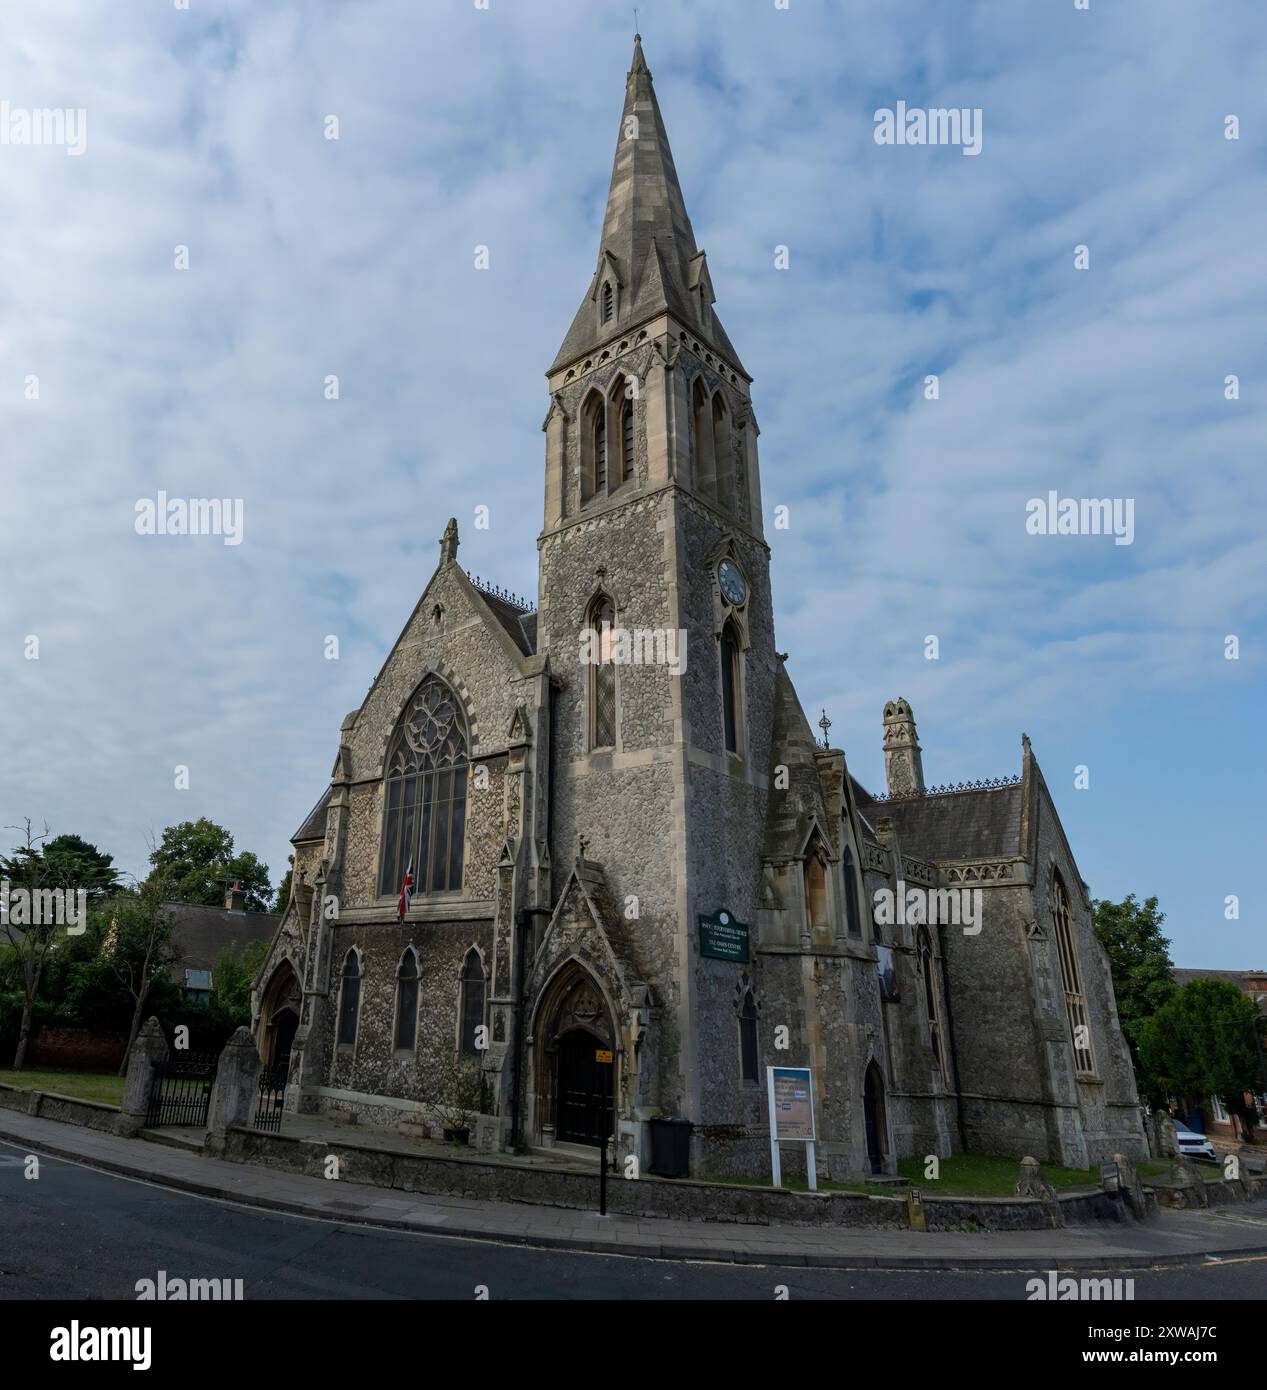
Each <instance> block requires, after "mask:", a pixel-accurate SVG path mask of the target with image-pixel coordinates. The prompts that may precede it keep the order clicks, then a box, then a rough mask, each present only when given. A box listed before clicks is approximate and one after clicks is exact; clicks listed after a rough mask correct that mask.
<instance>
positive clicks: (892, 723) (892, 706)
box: [884, 696, 924, 796]
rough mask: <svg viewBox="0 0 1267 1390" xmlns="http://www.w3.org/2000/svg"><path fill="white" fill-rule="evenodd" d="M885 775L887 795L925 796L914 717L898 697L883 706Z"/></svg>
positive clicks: (909, 708) (907, 706) (922, 769)
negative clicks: (887, 787) (887, 788)
mask: <svg viewBox="0 0 1267 1390" xmlns="http://www.w3.org/2000/svg"><path fill="white" fill-rule="evenodd" d="M884 776H885V780H886V781H887V782H888V784H889V795H890V796H922V795H923V794H924V764H923V762H922V761H921V760H920V748H919V738H918V736H917V735H916V733H915V716H914V714H912V713H911V707H910V705H908V704H907V702H906V701H905V700H903V699H902V698H901V696H899V697H898V698H897V699H896V700H890V701H889V702H888V703H887V704H886V705H885V707H884Z"/></svg>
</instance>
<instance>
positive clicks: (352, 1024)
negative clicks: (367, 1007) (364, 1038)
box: [338, 951, 361, 1047]
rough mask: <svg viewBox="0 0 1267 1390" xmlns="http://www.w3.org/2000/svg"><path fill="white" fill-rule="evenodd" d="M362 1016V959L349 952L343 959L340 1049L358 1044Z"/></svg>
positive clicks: (340, 991)
mask: <svg viewBox="0 0 1267 1390" xmlns="http://www.w3.org/2000/svg"><path fill="white" fill-rule="evenodd" d="M360 1016H361V958H360V957H359V956H358V955H357V954H356V952H355V951H349V952H348V953H347V955H346V956H344V958H343V976H342V978H341V979H340V981H339V1031H338V1042H339V1046H340V1047H351V1046H352V1044H353V1043H355V1042H356V1025H357V1022H358V1021H359V1019H360Z"/></svg>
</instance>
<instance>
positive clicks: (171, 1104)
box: [145, 1054, 216, 1129]
mask: <svg viewBox="0 0 1267 1390" xmlns="http://www.w3.org/2000/svg"><path fill="white" fill-rule="evenodd" d="M215 1079H216V1058H215V1056H214V1055H212V1054H207V1055H203V1054H194V1055H190V1056H188V1057H173V1058H170V1059H169V1060H168V1061H166V1062H162V1063H160V1064H159V1065H158V1066H157V1067H156V1068H155V1069H154V1081H153V1083H152V1085H151V1086H150V1104H149V1108H148V1110H146V1112H145V1123H146V1125H147V1126H148V1127H149V1128H151V1129H153V1128H155V1127H162V1126H164V1125H200V1126H201V1125H205V1124H206V1123H207V1107H208V1106H209V1105H210V1104H211V1086H212V1083H213V1082H214V1081H215Z"/></svg>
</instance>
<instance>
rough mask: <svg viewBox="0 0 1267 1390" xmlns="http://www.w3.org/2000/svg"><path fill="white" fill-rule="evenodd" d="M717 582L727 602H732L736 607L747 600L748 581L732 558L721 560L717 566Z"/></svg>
mask: <svg viewBox="0 0 1267 1390" xmlns="http://www.w3.org/2000/svg"><path fill="white" fill-rule="evenodd" d="M717 583H718V585H719V586H720V588H721V591H722V593H723V595H724V596H725V598H726V602H727V603H733V604H734V605H735V607H736V608H738V607H740V606H741V605H742V604H743V603H745V602H746V601H747V598H748V581H747V580H746V579H745V578H744V577H743V575H742V574H741V573H740V571H739V566H738V565H737V564H735V562H734V561H733V560H723V561H722V562H721V564H720V565H718V566H717Z"/></svg>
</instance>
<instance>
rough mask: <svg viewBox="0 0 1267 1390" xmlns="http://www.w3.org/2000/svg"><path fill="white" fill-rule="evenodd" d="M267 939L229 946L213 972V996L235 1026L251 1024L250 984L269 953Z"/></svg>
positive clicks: (247, 1026) (248, 1025)
mask: <svg viewBox="0 0 1267 1390" xmlns="http://www.w3.org/2000/svg"><path fill="white" fill-rule="evenodd" d="M269 945H270V943H269V942H267V941H262V940H261V941H248V942H247V943H246V944H245V946H242V947H238V946H230V947H229V948H228V949H227V950H226V951H225V952H224V953H223V955H221V956H220V958H219V959H218V960H217V961H216V964H215V969H214V970H212V972H211V979H212V998H213V999H214V1000H215V1001H216V1003H217V1004H218V1005H219V1006H220V1007H221V1008H222V1009H223V1010H224V1011H225V1013H226V1015H227V1017H228V1019H229V1020H230V1021H231V1022H232V1026H233V1027H234V1028H237V1027H239V1026H242V1027H246V1028H249V1027H250V1026H251V986H252V985H253V984H254V983H255V977H256V975H258V974H259V969H260V966H261V965H263V964H264V957H265V956H266V955H267V954H268V948H269Z"/></svg>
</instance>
